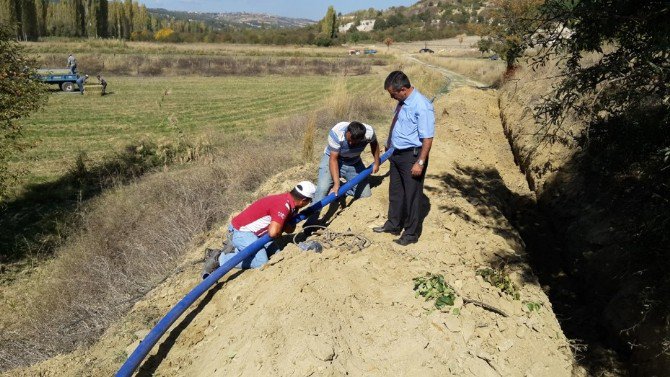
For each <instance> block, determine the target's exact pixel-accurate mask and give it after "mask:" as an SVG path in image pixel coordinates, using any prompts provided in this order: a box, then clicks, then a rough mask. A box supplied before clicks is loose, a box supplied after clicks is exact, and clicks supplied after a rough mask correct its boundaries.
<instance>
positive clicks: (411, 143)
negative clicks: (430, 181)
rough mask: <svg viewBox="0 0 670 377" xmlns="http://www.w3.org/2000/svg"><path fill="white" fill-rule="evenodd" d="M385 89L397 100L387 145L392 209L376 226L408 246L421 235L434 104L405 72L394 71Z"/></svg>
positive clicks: (431, 141) (433, 130)
mask: <svg viewBox="0 0 670 377" xmlns="http://www.w3.org/2000/svg"><path fill="white" fill-rule="evenodd" d="M384 89H385V90H386V91H388V93H389V95H390V96H391V98H393V99H395V100H396V101H398V104H397V106H396V109H395V115H394V117H393V121H392V122H391V130H390V131H389V139H388V141H387V144H386V147H387V148H390V147H393V148H394V150H393V154H392V155H391V157H390V158H389V162H390V167H389V169H390V173H391V174H390V175H391V178H390V182H389V208H388V216H387V219H386V223H384V225H382V226H379V227H375V228H373V231H375V232H377V233H391V234H394V235H399V234H400V233H401V232H402V235H401V236H400V238H398V239H395V240H393V241H394V242H395V243H397V244H399V245H402V246H407V245H409V244H412V243H415V242H417V241H418V240H419V236H420V234H421V225H422V224H421V223H422V221H423V219H422V218H421V213H420V210H421V203H422V201H423V196H424V195H423V181H424V178H425V176H426V169H427V168H428V155H429V154H430V147H431V146H432V144H433V136H434V134H435V111H434V109H433V104H432V103H431V102H430V101H429V100H428V99H427V98H426V97H424V96H423V95H422V94H421V93H420V92H419V91H418V90H417V89H416V88H415V87H413V86H412V85H411V84H410V82H409V78H408V77H407V75H405V74H404V73H403V72H402V71H393V72H391V73H390V74H389V75H388V76H387V77H386V80H385V81H384Z"/></svg>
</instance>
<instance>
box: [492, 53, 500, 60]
mask: <svg viewBox="0 0 670 377" xmlns="http://www.w3.org/2000/svg"><path fill="white" fill-rule="evenodd" d="M489 59H491V60H498V59H500V56H498V54H493V55H491V57H490V58H489Z"/></svg>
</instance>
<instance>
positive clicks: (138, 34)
mask: <svg viewBox="0 0 670 377" xmlns="http://www.w3.org/2000/svg"><path fill="white" fill-rule="evenodd" d="M0 24H3V25H6V26H7V27H8V28H9V32H10V34H12V35H14V36H15V38H16V39H18V40H24V41H36V40H37V39H38V38H40V37H47V36H57V37H74V38H77V37H79V38H119V39H128V40H130V39H133V40H150V39H154V33H157V32H159V31H161V30H163V29H169V30H171V31H172V32H185V33H206V32H207V31H208V29H209V28H208V27H207V26H206V25H205V24H204V23H202V22H197V21H190V20H175V19H170V18H166V17H158V16H156V15H153V14H151V13H150V12H149V10H148V9H147V8H146V7H145V6H144V5H140V4H139V3H138V2H134V1H132V0H123V1H121V0H119V1H108V0H61V1H59V2H53V1H49V0H0ZM168 34H171V33H168Z"/></svg>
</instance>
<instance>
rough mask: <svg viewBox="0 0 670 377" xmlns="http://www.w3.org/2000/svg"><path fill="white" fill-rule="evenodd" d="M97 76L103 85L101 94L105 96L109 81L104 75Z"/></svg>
mask: <svg viewBox="0 0 670 377" xmlns="http://www.w3.org/2000/svg"><path fill="white" fill-rule="evenodd" d="M96 77H97V79H98V82H99V83H100V85H102V93H101V94H102V95H103V96H104V95H105V93H107V81H106V80H105V78H104V77H102V76H100V75H98V76H96Z"/></svg>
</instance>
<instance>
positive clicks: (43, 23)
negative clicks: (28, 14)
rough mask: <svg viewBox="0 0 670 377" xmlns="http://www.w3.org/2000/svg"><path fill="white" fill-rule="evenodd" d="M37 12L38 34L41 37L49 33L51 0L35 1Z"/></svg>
mask: <svg viewBox="0 0 670 377" xmlns="http://www.w3.org/2000/svg"><path fill="white" fill-rule="evenodd" d="M35 13H36V16H37V34H38V35H39V36H40V37H44V36H46V35H47V15H48V14H49V0H37V1H36V2H35Z"/></svg>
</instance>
